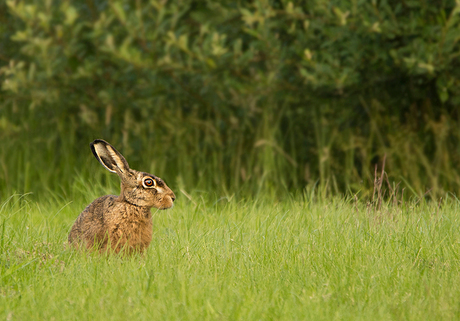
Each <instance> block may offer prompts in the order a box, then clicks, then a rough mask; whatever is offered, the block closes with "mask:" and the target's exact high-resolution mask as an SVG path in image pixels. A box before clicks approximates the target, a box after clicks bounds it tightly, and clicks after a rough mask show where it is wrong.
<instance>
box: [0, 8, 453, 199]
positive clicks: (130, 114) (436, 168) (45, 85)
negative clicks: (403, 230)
mask: <svg viewBox="0 0 460 321" xmlns="http://www.w3.org/2000/svg"><path fill="white" fill-rule="evenodd" d="M7 7H8V10H7V11H6V10H4V8H3V9H2V10H0V12H1V13H2V19H3V20H6V21H8V22H9V23H8V25H9V26H12V27H5V26H3V27H1V28H3V31H4V30H6V28H13V29H14V34H12V36H7V37H3V38H2V43H1V44H0V48H5V47H8V48H13V47H11V46H15V47H14V48H17V50H13V49H10V50H7V52H6V54H7V55H8V56H7V57H6V58H7V59H6V60H5V59H3V57H2V64H3V67H2V69H1V77H2V79H3V81H2V89H3V94H4V99H3V100H2V101H1V102H0V103H1V104H2V106H1V107H2V112H1V126H2V128H3V131H2V134H1V136H2V137H1V138H2V140H3V141H4V143H3V144H2V147H1V149H2V156H1V157H2V161H1V162H2V164H3V171H4V172H5V173H6V172H10V168H17V170H16V171H17V173H18V176H19V177H21V178H20V179H17V180H15V179H13V178H12V175H11V174H9V175H6V176H5V177H7V178H6V179H5V183H4V184H5V185H6V186H13V187H14V188H15V189H19V190H24V191H27V190H28V189H31V190H33V189H34V188H36V189H38V188H39V187H38V186H39V185H46V186H49V187H50V188H53V189H55V188H56V187H57V186H58V184H59V185H61V184H63V185H62V186H63V188H64V189H66V188H67V187H66V186H67V185H66V184H67V183H62V177H63V175H64V177H67V176H65V175H66V174H67V173H75V171H78V172H81V173H83V174H84V175H89V173H88V172H87V171H85V169H82V170H80V169H78V165H79V164H81V163H82V161H83V160H85V161H87V160H88V159H89V158H90V157H91V156H90V153H89V150H88V148H87V144H88V143H89V142H90V141H91V140H92V139H94V138H99V137H101V138H105V139H107V140H108V141H110V142H111V143H112V144H114V145H115V146H117V147H119V148H120V150H122V151H123V152H124V154H125V155H126V156H127V158H128V160H131V162H132V163H134V164H136V165H137V164H139V163H142V164H143V165H142V166H144V167H146V166H147V167H149V166H150V169H151V170H152V171H154V172H155V173H158V174H159V175H160V176H163V177H166V178H167V177H170V178H175V179H176V184H179V185H181V186H183V187H186V188H188V189H191V188H201V187H203V188H218V190H220V191H224V192H229V191H238V190H240V191H241V190H246V189H247V190H248V191H257V190H258V189H259V188H260V187H267V186H268V187H270V186H272V187H274V188H275V189H278V188H280V187H281V188H283V187H286V188H287V189H294V188H300V187H303V186H305V185H307V184H315V182H317V181H318V180H319V182H320V183H321V186H323V187H324V188H325V189H327V190H330V191H332V192H344V191H351V192H354V193H355V192H357V191H363V192H364V193H366V192H367V191H369V190H370V188H371V187H372V184H373V175H374V166H375V164H381V162H382V159H383V156H384V155H386V156H387V162H386V164H387V165H386V170H387V171H388V172H389V173H390V174H391V175H392V179H393V180H395V181H403V182H404V185H405V186H406V187H409V188H411V189H412V190H413V191H414V193H415V194H421V193H422V194H423V193H424V192H425V190H426V189H427V188H432V191H433V193H434V195H439V194H440V193H444V192H445V191H453V192H459V191H460V189H459V186H460V175H459V171H458V168H459V167H460V166H459V165H460V147H459V146H460V144H459V143H460V132H459V130H458V128H459V125H460V123H459V122H460V113H459V109H458V104H459V99H460V96H459V93H460V82H459V79H460V76H459V71H458V68H455V66H456V64H457V63H458V59H459V56H458V52H459V49H460V48H459V43H458V42H459V39H460V38H459V37H458V35H459V34H460V28H459V12H460V3H459V2H454V1H435V2H430V3H426V2H419V1H404V2H399V1H349V0H343V1H339V0H337V1H326V0H316V1H296V2H291V1H263V0H256V1H247V2H234V1H191V0H178V1H160V0H158V1H153V0H152V1H142V0H139V1H135V2H133V1H123V0H114V1H102V0H100V1H62V2H59V4H53V2H52V1H45V0H35V1H32V2H29V1H22V0H16V1H14V0H10V1H7ZM10 22H11V23H10ZM4 34H5V33H4ZM6 35H8V33H6ZM18 146H20V147H18ZM85 148H86V149H85ZM12 150H15V151H17V150H23V152H17V153H12V152H11V151H12ZM81 150H83V151H84V152H80V151H81ZM28 153H30V154H28ZM7 154H9V155H13V157H7V156H4V155H7ZM27 155H29V156H30V155H40V156H39V158H38V157H36V158H34V160H33V162H32V161H31V159H30V158H28V156H27ZM28 164H29V165H28ZM31 164H32V165H31ZM30 166H34V168H33V170H32V169H27V168H30ZM142 166H141V165H139V166H133V167H135V168H136V167H137V168H139V169H141V167H142ZM39 172H41V174H38V173H39ZM85 173H86V174H85ZM17 182H21V183H17ZM24 182H27V183H24ZM38 182H40V184H37V183H38ZM69 182H70V183H71V182H72V179H71V178H70V177H69ZM173 185H174V184H173ZM34 186H35V187H34Z"/></svg>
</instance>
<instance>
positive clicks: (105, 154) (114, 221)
mask: <svg viewBox="0 0 460 321" xmlns="http://www.w3.org/2000/svg"><path fill="white" fill-rule="evenodd" d="M91 149H92V151H93V153H94V156H95V157H96V158H97V159H98V160H99V161H100V162H101V164H102V165H103V166H104V167H106V168H107V169H108V170H109V171H111V172H114V173H117V174H118V176H120V179H121V193H120V195H119V196H115V195H106V196H102V197H99V198H98V199H96V200H94V201H93V202H92V203H91V204H89V205H88V206H87V207H86V208H85V210H84V211H83V212H82V213H81V214H80V215H79V216H78V218H77V220H76V221H75V223H74V225H73V226H72V229H71V231H70V233H69V238H68V240H69V243H70V244H72V245H74V246H76V247H79V246H83V247H84V248H87V249H97V250H99V251H100V252H110V251H113V252H115V253H119V252H120V251H123V252H124V253H128V254H129V253H133V252H143V251H144V250H145V249H146V248H147V247H148V246H149V244H150V242H151V240H152V215H151V212H150V209H151V208H152V207H155V208H158V209H167V208H170V207H172V206H173V202H174V200H175V198H176V197H175V195H174V193H173V192H172V191H171V189H170V188H169V187H168V186H167V185H166V184H165V183H164V182H163V181H162V180H161V178H159V177H156V176H154V175H152V174H149V173H145V172H138V171H135V170H133V169H130V168H129V166H128V163H127V162H126V160H125V159H124V157H123V156H122V155H121V154H120V153H119V152H118V151H117V150H116V149H115V148H113V146H111V145H110V144H109V143H107V142H105V141H103V140H100V139H97V140H95V141H94V142H93V143H91ZM148 179H151V180H153V181H154V185H153V186H147V184H146V180H148ZM147 183H150V182H149V181H147Z"/></svg>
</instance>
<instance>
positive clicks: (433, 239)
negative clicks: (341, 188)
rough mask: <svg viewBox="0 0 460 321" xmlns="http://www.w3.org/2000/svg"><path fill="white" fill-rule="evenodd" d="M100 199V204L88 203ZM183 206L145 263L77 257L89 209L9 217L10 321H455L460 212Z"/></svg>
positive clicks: (331, 204)
mask: <svg viewBox="0 0 460 321" xmlns="http://www.w3.org/2000/svg"><path fill="white" fill-rule="evenodd" d="M84 195H85V197H88V199H90V198H91V197H92V195H88V194H84ZM211 200H212V198H208V197H207V196H202V197H196V196H195V195H192V197H191V200H190V201H188V200H183V201H182V202H179V203H177V206H176V207H174V208H173V209H172V210H168V211H161V212H154V213H153V214H154V216H153V220H154V230H153V235H154V238H153V241H152V244H151V246H150V248H149V250H148V251H147V252H146V253H145V255H144V256H142V257H139V256H134V257H132V258H120V257H117V256H110V257H100V256H99V255H91V254H86V253H81V252H77V251H73V250H70V249H68V248H66V247H65V245H64V243H65V240H66V237H67V233H68V230H69V228H70V226H71V224H72V223H73V221H74V220H75V218H76V216H77V215H78V211H79V210H81V209H83V208H84V207H85V205H86V204H87V203H86V202H87V201H77V202H73V203H70V204H68V203H67V202H64V201H49V202H40V203H33V202H32V201H31V199H30V196H27V195H26V196H21V197H20V196H13V197H12V198H11V199H10V200H9V201H8V202H4V203H1V206H0V318H2V319H11V320H51V319H53V318H54V319H56V320H90V319H91V320H96V319H97V320H101V319H103V320H216V319H218V320H275V319H276V320H456V319H458V316H459V313H460V306H459V305H458V297H459V295H460V273H459V272H460V271H459V266H460V265H459V254H460V253H459V247H458V242H459V241H460V226H459V220H458V211H459V205H460V204H459V202H458V200H455V199H451V198H450V199H446V200H444V201H443V202H440V203H439V204H436V203H435V202H430V203H428V204H427V203H425V202H423V201H422V202H420V203H418V204H417V203H416V202H408V203H403V204H401V205H400V206H396V207H393V206H388V205H387V204H385V203H384V204H383V206H382V209H381V210H380V211H376V210H375V209H374V208H372V207H368V206H366V205H365V204H363V203H360V202H350V201H346V200H343V199H329V200H328V201H327V202H324V201H315V200H312V199H309V198H305V199H302V198H301V197H299V198H297V199H291V200H287V201H284V202H274V201H273V200H271V199H267V200H263V199H256V200H253V201H237V200H236V199H235V198H234V199H231V200H227V199H224V200H220V201H218V202H212V201H211Z"/></svg>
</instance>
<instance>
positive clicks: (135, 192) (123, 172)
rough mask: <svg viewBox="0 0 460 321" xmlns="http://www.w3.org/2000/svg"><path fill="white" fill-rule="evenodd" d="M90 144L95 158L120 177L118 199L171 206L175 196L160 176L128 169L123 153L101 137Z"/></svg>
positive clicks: (147, 204) (160, 206)
mask: <svg viewBox="0 0 460 321" xmlns="http://www.w3.org/2000/svg"><path fill="white" fill-rule="evenodd" d="M90 146H91V150H92V151H93V154H94V156H95V157H96V158H97V160H98V161H99V162H100V163H101V164H102V165H103V166H104V167H105V168H107V169H108V170H109V171H111V172H112V173H116V174H118V176H119V177H120V179H121V193H120V200H122V201H125V202H128V203H130V204H133V205H136V206H145V207H155V208H158V209H162V210H164V209H167V208H170V207H172V206H173V202H174V200H175V199H176V196H175V195H174V193H173V191H171V189H170V188H169V187H168V186H167V185H166V184H165V182H163V180H162V179H161V178H159V177H157V176H155V175H152V174H149V173H145V172H138V171H136V170H134V169H130V168H129V165H128V162H127V161H126V159H125V158H124V157H123V155H121V154H120V152H118V151H117V150H116V149H115V148H114V147H113V146H112V145H110V144H109V143H107V142H106V141H104V140H102V139H96V140H95V141H94V142H92V143H91V144H90Z"/></svg>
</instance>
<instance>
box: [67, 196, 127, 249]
mask: <svg viewBox="0 0 460 321" xmlns="http://www.w3.org/2000/svg"><path fill="white" fill-rule="evenodd" d="M117 198H118V196H115V195H105V196H102V197H99V198H97V199H95V200H94V201H93V202H92V203H91V204H89V205H88V206H87V207H86V208H85V209H84V210H83V212H81V214H80V215H79V216H78V218H77V220H76V221H75V223H74V224H73V226H72V229H71V230H70V233H69V242H70V243H73V242H75V241H91V242H93V241H94V240H95V239H99V238H103V237H104V235H106V232H107V223H108V222H107V218H108V217H109V216H110V214H111V213H113V211H114V208H116V207H117V205H118V203H119V202H118V201H117Z"/></svg>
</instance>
